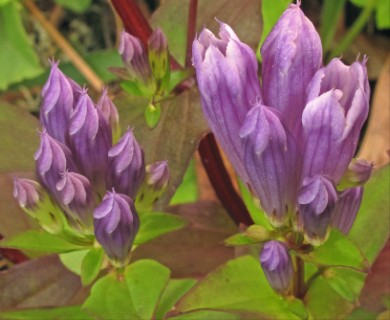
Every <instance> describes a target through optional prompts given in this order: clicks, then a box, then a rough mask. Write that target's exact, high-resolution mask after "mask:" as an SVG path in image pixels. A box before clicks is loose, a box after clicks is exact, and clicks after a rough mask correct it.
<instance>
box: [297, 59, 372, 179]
mask: <svg viewBox="0 0 390 320" xmlns="http://www.w3.org/2000/svg"><path fill="white" fill-rule="evenodd" d="M365 64H366V61H365V60H364V61H363V62H362V63H360V62H355V63H353V64H352V65H351V66H349V67H348V66H345V65H344V64H343V63H342V62H341V61H340V60H339V59H333V60H332V61H331V62H330V63H329V65H328V66H326V67H324V68H322V69H320V70H319V71H318V72H317V73H316V74H315V76H314V77H313V80H312V81H311V83H310V86H309V88H308V104H307V105H306V107H305V110H304V112H303V115H302V123H303V127H304V132H305V136H306V140H308V142H306V144H309V146H308V148H307V152H306V155H305V158H306V159H305V167H306V168H311V170H309V171H310V172H309V174H318V173H321V174H325V175H328V176H330V177H332V178H333V179H334V181H335V182H336V183H338V182H339V180H340V178H341V177H342V175H343V173H344V171H345V170H346V169H347V167H348V164H349V162H350V161H351V159H352V157H353V155H354V153H355V151H356V147H357V143H358V140H359V134H360V130H361V128H362V126H363V124H364V122H365V120H366V118H367V115H368V108H369V91H370V90H369V86H368V78H367V70H366V66H365ZM314 158H316V160H315V159H314Z"/></svg>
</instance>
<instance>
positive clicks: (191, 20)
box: [186, 0, 198, 67]
mask: <svg viewBox="0 0 390 320" xmlns="http://www.w3.org/2000/svg"><path fill="white" fill-rule="evenodd" d="M197 9H198V0H190V7H189V10H188V24H187V49H186V53H187V54H186V67H190V66H191V60H192V42H193V41H194V39H195V34H196V15H197V12H198V10H197Z"/></svg>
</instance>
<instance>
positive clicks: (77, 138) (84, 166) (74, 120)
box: [61, 90, 112, 191]
mask: <svg viewBox="0 0 390 320" xmlns="http://www.w3.org/2000/svg"><path fill="white" fill-rule="evenodd" d="M69 144H70V148H71V150H72V154H73V157H74V159H75V162H76V164H77V166H78V168H79V170H80V171H81V172H82V174H83V175H85V176H86V177H87V178H88V179H89V181H90V182H91V184H92V185H93V187H94V189H95V190H98V191H101V190H102V189H104V179H105V175H106V169H107V165H108V150H109V148H110V147H111V144H112V133H111V128H110V125H109V124H108V122H107V121H106V119H105V118H104V116H103V114H102V112H101V111H100V109H98V108H96V107H95V104H94V103H93V101H92V100H91V98H90V97H89V96H88V94H87V91H86V90H84V91H83V92H82V94H81V96H80V98H79V101H78V103H77V105H76V107H75V109H74V111H73V113H72V115H71V118H70V122H69ZM64 171H65V170H62V171H61V172H64Z"/></svg>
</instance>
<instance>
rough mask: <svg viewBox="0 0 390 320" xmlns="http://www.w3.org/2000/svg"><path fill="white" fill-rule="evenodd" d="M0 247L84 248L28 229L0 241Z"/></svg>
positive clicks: (64, 250) (28, 248)
mask: <svg viewBox="0 0 390 320" xmlns="http://www.w3.org/2000/svg"><path fill="white" fill-rule="evenodd" d="M0 247H2V248H13V249H22V250H33V251H39V252H46V253H64V252H71V251H76V250H83V249H85V247H84V246H78V245H75V244H72V243H69V242H67V241H65V240H64V239H61V238H59V237H57V236H55V235H52V234H50V233H47V232H44V231H37V230H30V231H26V232H23V233H20V234H18V235H16V236H14V237H11V238H9V239H4V240H2V241H0Z"/></svg>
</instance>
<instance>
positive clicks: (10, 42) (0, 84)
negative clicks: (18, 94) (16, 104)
mask: <svg viewBox="0 0 390 320" xmlns="http://www.w3.org/2000/svg"><path fill="white" fill-rule="evenodd" d="M19 9H20V4H19V2H17V1H12V2H8V3H7V4H6V5H3V6H1V7H0V43H1V50H0V90H4V89H7V87H8V86H9V85H10V84H11V83H15V82H19V81H21V80H23V79H26V78H33V77H36V76H37V75H38V74H40V73H42V72H43V69H42V68H41V66H40V64H39V61H38V57H37V55H36V54H35V52H34V50H33V47H32V45H31V43H30V41H29V39H28V37H27V34H26V32H25V30H24V28H23V23H22V19H21V16H20V14H19Z"/></svg>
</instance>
